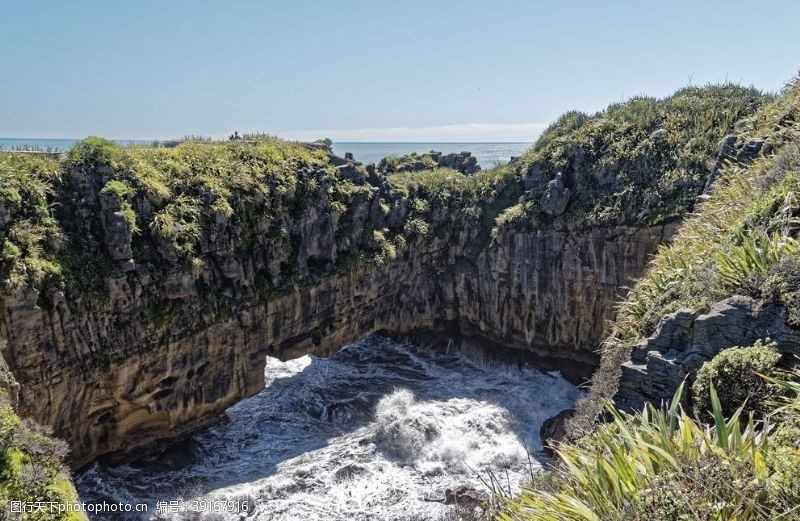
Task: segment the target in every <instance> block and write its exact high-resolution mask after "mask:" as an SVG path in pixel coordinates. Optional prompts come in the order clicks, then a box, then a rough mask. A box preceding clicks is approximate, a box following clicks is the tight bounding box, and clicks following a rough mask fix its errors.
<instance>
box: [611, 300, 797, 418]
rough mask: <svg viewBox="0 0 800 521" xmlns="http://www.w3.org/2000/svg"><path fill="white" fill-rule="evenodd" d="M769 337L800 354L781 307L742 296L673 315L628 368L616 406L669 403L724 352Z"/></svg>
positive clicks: (633, 356) (782, 348)
mask: <svg viewBox="0 0 800 521" xmlns="http://www.w3.org/2000/svg"><path fill="white" fill-rule="evenodd" d="M766 337H769V338H770V339H772V340H773V341H775V342H776V344H777V347H778V349H779V350H780V351H781V352H783V353H785V354H789V355H800V331H799V330H796V329H793V328H792V327H790V326H788V325H787V323H786V311H785V309H784V308H783V307H782V306H775V305H771V304H768V303H762V302H759V301H756V300H754V299H752V298H750V297H744V296H738V295H737V296H733V297H731V298H728V299H725V300H723V301H721V302H718V303H716V304H714V305H713V306H711V309H709V311H708V312H707V313H702V314H701V313H695V312H693V311H691V310H678V311H676V312H674V313H671V314H669V315H667V316H665V317H664V318H663V319H662V321H661V323H660V324H659V326H658V328H657V329H656V331H655V332H654V333H653V335H652V336H650V337H649V338H648V339H646V340H645V341H644V342H642V344H640V345H639V346H636V347H635V348H634V349H633V352H632V353H631V357H630V360H629V361H627V362H626V363H624V364H623V366H622V375H621V378H620V382H619V389H618V391H617V395H616V397H615V402H617V403H618V404H619V405H620V406H622V407H625V408H627V409H641V407H642V406H643V405H644V404H645V403H646V402H648V401H649V402H652V403H656V404H657V403H661V402H662V401H667V400H669V399H671V398H672V396H673V395H674V393H675V391H676V390H677V389H678V387H679V386H680V384H681V383H682V382H683V381H684V379H686V378H687V377H688V376H691V375H692V374H693V373H694V371H696V370H697V368H699V366H700V365H701V364H702V363H703V362H705V361H707V360H710V359H712V358H713V357H714V355H716V354H717V353H719V352H720V351H721V350H723V349H726V348H729V347H735V346H748V345H752V344H753V343H754V342H755V341H756V340H759V339H763V338H766Z"/></svg>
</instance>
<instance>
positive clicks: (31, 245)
mask: <svg viewBox="0 0 800 521" xmlns="http://www.w3.org/2000/svg"><path fill="white" fill-rule="evenodd" d="M58 176H59V165H58V162H57V161H54V160H52V159H47V158H43V157H33V156H26V155H19V154H4V153H0V279H3V280H7V281H9V282H10V283H11V284H12V285H15V286H20V285H24V284H28V285H31V286H37V285H39V284H41V283H42V282H43V281H44V280H45V279H47V278H48V277H53V276H58V275H59V274H60V272H61V267H60V266H59V264H58V262H57V261H56V258H55V255H54V251H53V250H54V249H53V246H54V245H56V246H57V245H58V244H59V243H60V242H61V240H62V234H61V229H60V227H59V225H58V222H57V221H56V220H55V219H54V218H53V216H52V214H51V210H50V201H51V196H52V194H53V186H54V184H55V183H56V181H57V180H58Z"/></svg>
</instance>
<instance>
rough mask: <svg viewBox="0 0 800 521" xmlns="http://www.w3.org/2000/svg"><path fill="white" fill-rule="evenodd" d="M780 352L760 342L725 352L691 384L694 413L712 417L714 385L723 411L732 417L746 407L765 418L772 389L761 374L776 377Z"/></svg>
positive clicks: (705, 365) (705, 364) (712, 361)
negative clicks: (712, 388) (741, 407)
mask: <svg viewBox="0 0 800 521" xmlns="http://www.w3.org/2000/svg"><path fill="white" fill-rule="evenodd" d="M780 359H781V355H780V353H778V352H777V351H776V350H775V344H774V343H769V341H766V342H762V341H760V340H759V341H758V342H756V343H755V344H754V345H752V346H750V347H732V348H730V349H725V350H724V351H722V352H720V353H719V354H718V355H717V356H715V357H714V358H713V359H711V360H710V361H708V362H706V363H704V364H703V365H702V367H701V368H700V370H699V371H698V372H697V376H696V378H695V381H694V384H693V385H692V402H693V404H694V410H695V414H697V415H698V417H701V418H706V419H707V418H709V414H710V412H709V411H710V410H711V403H710V401H709V394H708V391H709V388H710V387H711V386H712V385H713V386H714V387H715V388H716V390H717V393H718V395H719V399H720V402H721V403H722V412H723V414H725V415H726V416H730V415H732V414H733V413H734V412H735V411H736V409H737V408H738V407H740V406H742V404H745V411H746V412H750V411H752V412H753V413H754V414H756V415H758V416H762V415H763V414H764V413H765V412H766V410H767V403H768V402H769V401H770V400H772V399H773V398H774V392H773V388H772V386H770V385H769V383H768V382H767V381H766V380H764V378H762V377H761V376H759V375H766V376H773V375H774V374H775V372H776V369H777V366H778V362H779V361H780Z"/></svg>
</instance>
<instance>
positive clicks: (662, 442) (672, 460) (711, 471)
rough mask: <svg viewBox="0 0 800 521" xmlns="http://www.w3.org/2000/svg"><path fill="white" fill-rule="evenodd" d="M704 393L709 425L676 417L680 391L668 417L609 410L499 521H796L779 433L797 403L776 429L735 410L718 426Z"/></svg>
mask: <svg viewBox="0 0 800 521" xmlns="http://www.w3.org/2000/svg"><path fill="white" fill-rule="evenodd" d="M796 377H797V375H795V378H796ZM784 385H795V386H796V388H797V389H800V386H797V384H796V383H789V384H787V383H784ZM707 392H708V394H709V401H710V403H711V409H712V411H713V422H712V424H711V425H710V426H707V425H704V424H702V423H701V422H699V421H698V420H696V419H694V418H692V417H691V416H690V415H688V414H686V413H685V412H684V411H683V410H682V409H681V408H680V405H679V404H680V397H681V393H682V386H681V389H679V390H678V392H677V393H676V394H675V396H674V398H673V399H672V403H671V404H670V406H669V408H662V409H656V408H654V407H653V406H652V405H649V404H648V405H647V406H646V407H645V409H644V410H643V411H642V412H640V413H638V414H628V413H624V412H620V411H619V410H617V409H616V408H615V407H614V406H612V405H608V407H607V408H608V413H609V416H610V417H611V421H610V422H609V423H606V424H604V425H601V426H600V427H598V429H597V430H596V431H595V432H594V433H591V434H589V435H587V436H585V437H584V438H581V439H580V440H578V441H576V442H574V443H570V444H563V445H561V446H560V447H558V449H557V451H556V453H557V455H558V457H559V459H560V464H559V465H557V466H555V467H554V468H553V469H552V470H550V471H547V472H546V473H545V474H543V475H541V476H539V477H538V478H537V479H536V480H535V481H534V483H533V484H532V485H531V486H530V487H529V488H527V489H526V490H524V491H523V492H522V494H521V495H520V496H519V497H518V498H514V499H511V500H508V501H507V502H506V505H505V510H504V512H502V513H501V515H500V516H499V519H501V520H503V521H512V520H513V521H535V520H547V521H564V520H574V521H601V520H603V521H623V520H625V521H629V520H634V521H661V520H676V521H677V520H684V519H685V520H689V519H698V520H708V521H712V520H714V521H721V520H730V519H737V520H742V521H744V520H764V521H766V520H773V519H776V520H777V519H780V520H787V521H788V520H790V519H796V508H797V504H798V502H800V487H798V486H797V484H796V483H795V482H796V481H797V479H796V474H792V473H793V472H796V471H797V468H798V465H797V462H798V459H800V458H798V453H797V447H793V446H792V445H791V443H795V444H796V440H794V441H791V442H790V443H789V444H788V445H787V444H786V443H785V442H784V439H785V438H786V436H782V435H781V434H782V433H783V430H784V429H785V428H786V426H787V425H791V424H792V422H794V421H796V420H797V418H798V417H799V416H798V411H800V407H798V403H800V400H798V399H797V398H795V399H794V400H793V401H792V404H791V405H787V407H786V413H785V415H784V416H785V417H778V415H777V414H776V420H779V422H780V423H779V427H778V429H777V430H776V429H774V428H773V426H772V424H771V423H770V422H765V423H764V424H760V423H758V422H756V421H755V420H754V419H753V417H752V416H751V417H749V418H748V419H747V420H744V419H742V418H741V416H740V414H741V411H739V410H737V411H736V412H734V413H733V415H732V416H731V417H730V418H727V419H726V418H725V416H724V415H723V413H722V405H721V403H720V398H719V397H718V396H717V394H716V392H715V391H714V390H713V389H711V390H710V391H709V390H707ZM789 438H791V436H789ZM787 483H788V485H787Z"/></svg>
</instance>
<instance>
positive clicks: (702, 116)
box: [498, 85, 765, 230]
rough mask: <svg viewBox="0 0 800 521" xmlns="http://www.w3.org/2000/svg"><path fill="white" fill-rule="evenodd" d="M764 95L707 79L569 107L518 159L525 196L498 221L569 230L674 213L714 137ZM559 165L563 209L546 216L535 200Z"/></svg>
mask: <svg viewBox="0 0 800 521" xmlns="http://www.w3.org/2000/svg"><path fill="white" fill-rule="evenodd" d="M764 99H765V98H764V96H763V95H762V94H761V93H760V92H758V91H756V90H755V89H748V88H742V87H739V86H735V85H718V86H717V85H710V86H707V87H688V88H684V89H681V90H679V91H678V92H676V93H675V94H673V95H672V96H669V97H667V98H664V99H655V98H647V97H635V98H633V99H631V100H628V101H626V102H623V103H616V104H612V105H610V106H609V107H608V108H607V109H606V110H604V111H602V112H599V113H597V114H594V115H591V116H590V115H587V114H583V113H579V112H569V113H567V114H565V115H563V116H562V117H561V118H560V119H559V120H557V121H556V122H555V123H554V124H552V125H551V126H550V127H549V128H548V129H546V130H545V132H544V133H543V134H542V136H541V137H540V138H539V140H538V141H537V142H536V144H535V145H534V147H533V148H532V149H531V150H530V151H529V152H527V153H526V154H525V155H523V156H522V158H521V159H520V161H519V162H518V165H519V166H518V168H519V171H520V174H521V176H522V177H524V178H525V180H526V193H525V196H524V200H523V201H522V202H521V205H520V206H519V207H518V208H516V209H515V210H514V213H512V214H509V215H508V216H507V218H506V219H503V220H502V221H501V222H499V223H498V226H499V227H501V228H514V229H523V230H524V229H531V228H534V227H539V226H542V225H552V224H557V225H562V226H568V227H570V228H572V229H575V228H581V227H587V226H613V225H622V224H634V225H652V224H658V223H662V222H668V221H670V220H672V219H675V218H677V217H680V216H682V215H683V214H684V213H685V212H686V211H688V210H690V209H691V208H692V207H693V206H694V202H695V196H697V195H698V194H699V193H700V191H701V190H702V189H703V186H704V184H705V181H706V178H707V176H708V171H709V162H710V161H711V160H713V156H714V152H715V150H716V147H717V144H718V143H719V141H720V140H721V139H722V137H723V136H725V135H726V134H728V133H730V132H731V131H732V130H733V125H734V123H736V122H737V121H738V120H740V119H741V118H743V117H746V116H748V115H750V114H752V113H753V112H754V111H755V110H756V109H757V108H758V107H759V105H760V104H761V103H762V102H763V100H764ZM558 172H561V173H562V175H563V177H564V179H565V182H566V184H567V186H568V187H569V188H570V189H571V190H572V192H573V195H572V197H571V199H570V202H569V206H568V207H567V210H566V213H565V214H564V215H561V216H557V217H554V218H550V217H547V216H545V215H544V214H542V213H541V212H540V211H539V209H538V204H537V203H538V201H539V200H540V199H541V198H542V196H543V194H544V190H545V188H546V185H547V182H548V181H550V180H551V179H553V178H554V177H555V176H556V173H558ZM511 217H513V219H511Z"/></svg>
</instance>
